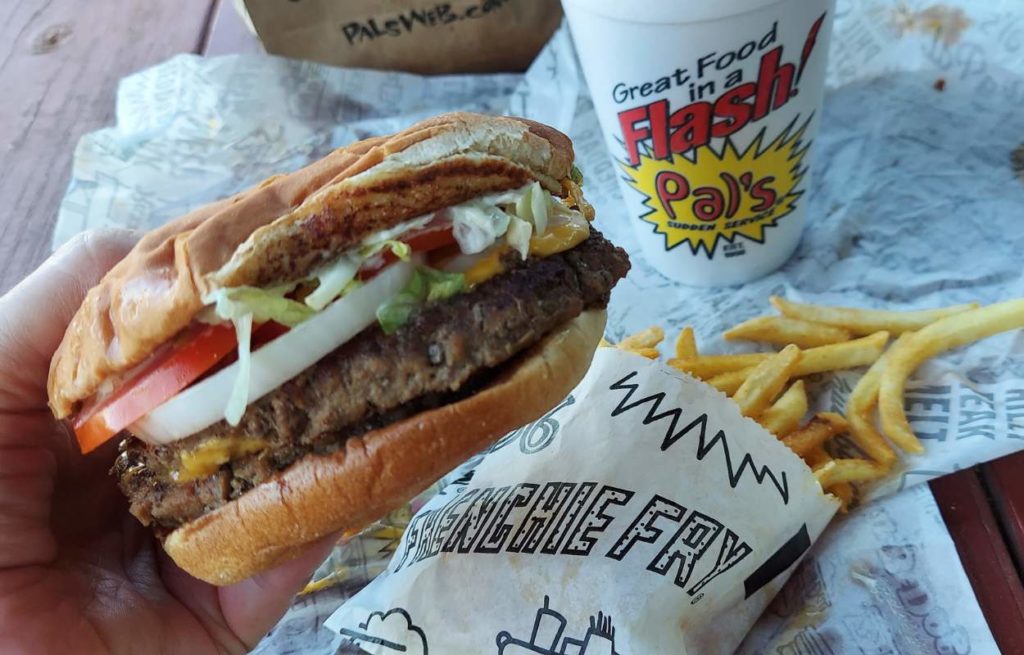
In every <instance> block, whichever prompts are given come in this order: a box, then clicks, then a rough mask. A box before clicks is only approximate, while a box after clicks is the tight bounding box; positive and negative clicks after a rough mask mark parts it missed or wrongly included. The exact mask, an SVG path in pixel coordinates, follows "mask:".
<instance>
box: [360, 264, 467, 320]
mask: <svg viewBox="0 0 1024 655" xmlns="http://www.w3.org/2000/svg"><path fill="white" fill-rule="evenodd" d="M464 287H465V277H464V276H463V275H462V273H446V272H444V271H438V270H435V269H433V268H429V267H427V266H419V267H417V268H416V270H415V271H414V272H413V274H412V278H411V279H410V280H409V283H408V284H406V285H405V288H404V289H402V290H401V291H400V292H399V293H398V294H397V295H396V296H395V297H393V298H392V299H391V300H389V301H387V302H386V303H384V304H383V305H381V306H380V307H378V308H377V322H378V323H380V327H381V329H382V330H384V333H385V334H392V333H394V332H395V331H396V330H398V328H400V327H402V326H403V325H405V324H406V323H407V322H408V321H409V317H411V316H412V314H413V312H415V311H416V309H418V308H419V307H420V306H421V305H423V304H424V303H425V302H433V301H435V300H444V299H445V298H449V297H451V296H454V295H455V294H457V293H459V292H460V291H462V289H463V288H464Z"/></svg>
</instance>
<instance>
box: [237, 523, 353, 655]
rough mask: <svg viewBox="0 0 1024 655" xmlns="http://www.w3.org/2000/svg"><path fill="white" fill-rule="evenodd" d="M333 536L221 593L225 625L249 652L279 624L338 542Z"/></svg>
mask: <svg viewBox="0 0 1024 655" xmlns="http://www.w3.org/2000/svg"><path fill="white" fill-rule="evenodd" d="M338 536H339V535H337V534H332V535H329V536H327V537H324V538H322V539H320V540H319V541H316V542H314V543H313V544H310V545H309V546H307V547H305V549H304V550H303V551H302V553H301V554H300V555H299V556H298V557H296V558H295V559H293V560H290V561H288V562H285V563H283V564H281V565H280V566H277V567H276V568H273V569H271V570H269V571H265V572H263V573H260V574H259V575H257V576H255V577H253V578H250V579H248V580H243V581H242V582H239V583H238V584H235V585H232V586H230V587H225V588H224V589H221V591H220V606H221V610H222V611H223V612H224V621H225V623H227V625H228V626H229V627H230V628H231V630H232V631H233V632H234V633H235V634H236V635H237V636H238V638H239V639H241V640H242V641H243V642H244V643H245V644H246V645H247V646H248V647H249V648H252V647H254V646H255V645H256V644H257V642H259V640H260V639H261V638H263V636H264V635H265V634H266V633H267V632H268V631H269V630H270V629H271V628H272V627H274V624H275V623H277V621H278V619H280V618H281V616H282V615H283V614H284V612H285V610H287V609H288V606H289V605H290V604H291V601H292V599H293V598H294V597H295V594H296V593H298V592H299V591H300V590H301V589H302V588H303V586H305V584H306V583H307V582H308V581H309V578H310V576H311V575H313V571H315V570H316V568H317V567H318V566H319V565H320V564H321V563H322V562H323V561H324V560H325V559H326V558H327V555H328V554H329V553H330V552H331V548H332V547H333V546H334V544H335V542H337V541H338Z"/></svg>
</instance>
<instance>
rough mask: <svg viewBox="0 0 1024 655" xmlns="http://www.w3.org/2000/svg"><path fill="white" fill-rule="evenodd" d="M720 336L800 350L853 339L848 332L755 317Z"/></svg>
mask: <svg viewBox="0 0 1024 655" xmlns="http://www.w3.org/2000/svg"><path fill="white" fill-rule="evenodd" d="M722 336H723V337H725V340H726V341H737V340H739V339H746V340H748V341H763V342H765V343H774V344H778V345H780V346H785V345H788V344H791V343H792V344H796V345H797V346H799V347H800V348H814V347H815V346H827V345H828V344H830V343H840V342H842V341H849V340H850V339H852V338H853V335H852V334H851V333H850V331H849V330H844V329H842V328H838V327H833V326H831V325H825V324H823V323H812V322H810V321H804V320H800V319H798V318H789V317H786V316H758V317H756V318H752V319H750V320H749V321H744V322H743V323H740V324H739V325H735V326H733V327H732V328H730V329H728V330H726V332H725V334H723V335H722Z"/></svg>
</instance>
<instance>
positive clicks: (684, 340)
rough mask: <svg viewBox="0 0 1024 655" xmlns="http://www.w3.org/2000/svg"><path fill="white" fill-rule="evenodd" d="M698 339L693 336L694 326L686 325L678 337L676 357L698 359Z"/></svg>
mask: <svg viewBox="0 0 1024 655" xmlns="http://www.w3.org/2000/svg"><path fill="white" fill-rule="evenodd" d="M696 357H697V339H696V337H694V336H693V328H692V327H684V328H683V329H682V330H681V331H680V332H679V336H678V337H676V358H678V359H696Z"/></svg>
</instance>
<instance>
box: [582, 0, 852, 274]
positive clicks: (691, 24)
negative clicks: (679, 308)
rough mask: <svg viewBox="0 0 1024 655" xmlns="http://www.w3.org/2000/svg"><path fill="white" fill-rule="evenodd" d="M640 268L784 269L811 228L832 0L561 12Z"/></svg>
mask: <svg viewBox="0 0 1024 655" xmlns="http://www.w3.org/2000/svg"><path fill="white" fill-rule="evenodd" d="M563 5H564V8H565V13H566V16H567V17H568V19H569V27H570V30H571V32H572V35H573V39H574V41H575V43H576V48H577V51H578V53H579V58H580V62H581V65H582V67H583V72H584V75H585V76H586V79H587V83H588V84H589V86H590V92H591V95H592V96H593V100H594V105H595V108H596V110H597V114H598V117H599V119H600V121H601V127H602V131H603V132H604V136H605V141H606V143H607V146H608V149H609V151H610V152H611V155H612V158H613V159H614V160H615V161H616V163H617V165H618V166H619V168H620V169H621V176H620V180H621V181H620V187H621V189H622V194H623V197H624V199H625V202H626V207H627V210H628V211H627V218H628V220H629V221H630V222H631V223H632V225H633V228H634V231H635V233H636V235H637V238H638V239H639V241H640V245H641V247H642V249H643V254H644V256H645V257H646V258H647V260H648V261H650V262H651V263H652V264H653V265H654V266H655V268H657V269H658V270H659V271H660V272H661V273H663V274H664V275H666V276H668V277H669V278H672V279H673V280H676V281H679V282H682V283H684V284H691V285H696V286H719V285H729V284H739V283H742V282H746V281H748V280H752V279H755V278H758V277H761V276H763V275H765V274H767V273H769V272H771V271H773V270H775V269H776V268H778V267H779V266H781V265H782V264H783V263H784V262H785V261H786V260H787V259H788V258H789V256H790V255H791V254H792V253H793V251H794V250H795V249H796V247H797V244H798V243H799V241H800V233H801V231H802V229H803V226H804V221H805V219H806V205H807V198H806V192H807V184H808V181H809V175H808V170H809V167H810V155H809V149H810V146H811V143H812V142H813V140H814V137H815V135H816V134H817V131H818V124H819V122H820V113H821V102H822V96H823V90H824V79H825V63H826V56H827V53H828V44H829V37H830V34H831V24H832V15H833V13H834V10H835V2H834V0H781V1H780V0H715V1H714V2H710V1H694V2H678V1H677V0H650V1H648V2H643V3H629V2H620V1H618V0H563Z"/></svg>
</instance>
